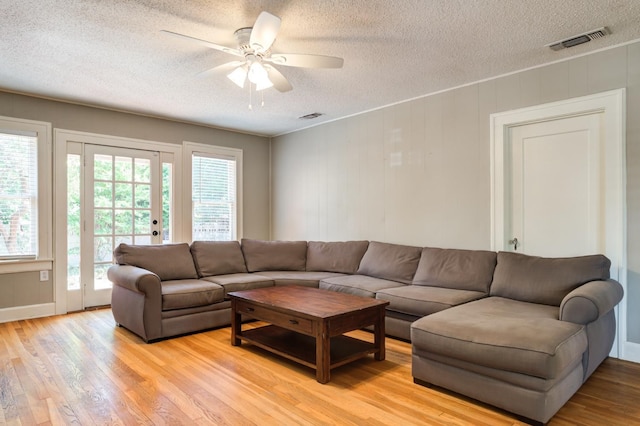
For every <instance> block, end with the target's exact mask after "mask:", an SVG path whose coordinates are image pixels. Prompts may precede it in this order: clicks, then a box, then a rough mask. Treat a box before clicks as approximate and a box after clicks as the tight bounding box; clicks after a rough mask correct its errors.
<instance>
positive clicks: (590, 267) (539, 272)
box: [491, 252, 611, 306]
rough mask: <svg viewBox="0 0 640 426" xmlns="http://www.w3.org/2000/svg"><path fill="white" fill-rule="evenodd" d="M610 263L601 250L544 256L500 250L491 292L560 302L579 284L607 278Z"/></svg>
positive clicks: (543, 301) (524, 298) (553, 303)
mask: <svg viewBox="0 0 640 426" xmlns="http://www.w3.org/2000/svg"><path fill="white" fill-rule="evenodd" d="M610 266H611V261H609V259H607V258H606V257H605V256H603V255H601V254H598V255H591V256H580V257H565V258H545V257H536V256H527V255H524V254H520V253H509V252H500V253H498V263H497V265H496V270H495V272H494V274H493V283H492V284H491V295H492V296H500V297H507V298H509V299H515V300H520V301H523V302H532V303H543V304H545V305H553V306H560V303H562V299H564V297H565V296H566V295H567V294H569V293H570V292H571V291H572V290H574V289H575V288H577V287H579V286H581V285H582V284H585V283H587V282H589V281H595V280H606V279H608V278H609V268H610Z"/></svg>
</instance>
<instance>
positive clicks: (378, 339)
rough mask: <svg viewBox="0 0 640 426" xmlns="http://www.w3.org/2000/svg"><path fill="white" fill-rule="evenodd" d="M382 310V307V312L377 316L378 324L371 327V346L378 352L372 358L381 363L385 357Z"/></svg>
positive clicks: (383, 312)
mask: <svg viewBox="0 0 640 426" xmlns="http://www.w3.org/2000/svg"><path fill="white" fill-rule="evenodd" d="M384 309H385V308H384V307H382V312H380V315H378V322H377V323H376V324H375V325H374V326H373V344H374V346H375V348H376V349H377V350H378V352H376V354H375V355H374V356H373V357H374V359H375V360H376V361H382V360H384V358H385V356H386V353H385V344H384V335H385V328H384V314H385V311H384Z"/></svg>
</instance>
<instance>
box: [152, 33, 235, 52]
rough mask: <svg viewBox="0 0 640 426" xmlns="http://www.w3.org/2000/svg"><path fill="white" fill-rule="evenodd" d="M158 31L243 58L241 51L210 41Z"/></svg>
mask: <svg viewBox="0 0 640 426" xmlns="http://www.w3.org/2000/svg"><path fill="white" fill-rule="evenodd" d="M160 31H161V32H163V33H165V34H168V35H170V36H173V37H178V38H181V39H183V40H189V41H195V42H196V43H199V44H201V45H203V46H206V47H208V48H210V49H215V50H220V51H221V52H225V53H230V54H232V55H235V56H244V55H243V53H242V52H241V51H239V50H238V49H234V48H232V47H227V46H222V45H220V44H215V43H212V42H210V41H206V40H201V39H199V38H195V37H191V36H188V35H184V34H179V33H174V32H173V31H167V30H160Z"/></svg>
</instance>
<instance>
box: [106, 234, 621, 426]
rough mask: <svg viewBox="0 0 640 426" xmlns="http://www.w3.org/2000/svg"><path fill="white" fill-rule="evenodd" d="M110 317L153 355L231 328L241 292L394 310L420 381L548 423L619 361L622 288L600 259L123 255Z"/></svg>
mask: <svg viewBox="0 0 640 426" xmlns="http://www.w3.org/2000/svg"><path fill="white" fill-rule="evenodd" d="M114 254H115V260H116V262H117V264H116V265H114V266H112V267H111V268H110V269H109V273H108V276H109V279H110V280H111V281H112V282H113V283H114V286H113V296H112V310H113V315H114V318H115V320H116V322H117V323H118V324H120V325H122V326H124V327H126V328H127V329H129V330H131V331H132V332H134V333H135V334H137V335H139V336H140V337H142V338H143V339H144V340H145V341H147V342H149V341H152V340H157V339H161V338H166V337H171V336H176V335H180V334H184V333H189V332H195V331H200V330H205V329H209V328H213V327H220V326H226V325H229V324H230V321H231V315H230V302H229V300H228V299H227V296H226V295H227V294H228V293H229V292H231V291H237V290H242V289H251V288H259V287H267V286H282V285H293V284H295V285H305V286H312V287H319V288H323V289H327V290H331V291H338V292H345V293H351V294H358V295H361V296H365V297H375V298H378V299H384V300H388V301H389V302H390V304H389V305H388V307H387V316H386V331H387V334H389V335H392V336H395V337H399V338H403V339H407V340H411V343H412V351H413V361H412V374H413V377H414V380H415V381H416V382H417V383H421V384H434V385H437V386H441V387H444V388H447V389H450V390H453V391H455V392H458V393H461V394H464V395H467V396H469V397H472V398H475V399H478V400H480V401H483V402H486V403H489V404H492V405H495V406H497V407H500V408H503V409H505V410H508V411H511V412H513V413H516V414H518V415H521V416H524V417H526V418H529V419H532V420H535V421H538V422H542V423H545V422H547V421H548V420H549V419H550V418H551V417H552V416H553V415H554V414H555V413H556V412H557V411H558V409H560V407H562V405H563V404H564V403H565V402H566V401H567V400H568V399H569V398H570V397H571V396H572V395H573V394H574V393H575V392H576V391H577V390H578V388H579V387H580V386H581V384H582V383H583V382H584V381H585V380H586V379H587V378H588V377H589V376H590V375H591V373H593V371H594V370H595V368H596V367H597V366H598V365H599V364H600V363H601V362H602V361H603V360H604V359H605V358H606V357H607V356H608V353H609V351H610V350H611V347H612V344H613V341H614V337H615V314H614V307H615V306H616V305H617V304H618V303H619V302H620V300H621V299H622V287H621V286H620V284H618V283H617V282H615V281H613V280H610V279H609V268H610V262H609V260H608V259H607V258H606V257H605V256H602V255H593V256H583V257H574V258H555V259H551V258H540V257H533V256H526V255H522V254H516V253H506V252H499V253H495V252H490V251H481V250H456V249H441V248H431V247H424V248H423V247H412V246H404V245H398V244H389V243H382V242H376V241H371V242H368V241H347V242H317V241H309V242H306V241H261V240H249V239H243V240H242V244H240V243H238V242H237V241H230V242H229V241H228V242H208V241H207V242H205V241H196V242H194V243H192V244H191V245H190V246H189V245H187V244H170V245H163V246H130V245H126V244H121V245H120V246H119V247H118V248H117V249H116V250H115V253H114Z"/></svg>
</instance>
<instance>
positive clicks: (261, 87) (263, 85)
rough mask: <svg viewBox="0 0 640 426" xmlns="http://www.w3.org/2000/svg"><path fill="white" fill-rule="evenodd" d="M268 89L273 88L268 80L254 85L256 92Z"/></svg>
mask: <svg viewBox="0 0 640 426" xmlns="http://www.w3.org/2000/svg"><path fill="white" fill-rule="evenodd" d="M269 87H273V83H272V82H271V80H269V78H266V79H265V80H264V81H261V82H259V83H256V91H258V92H259V91H260V90H264V89H268V88H269Z"/></svg>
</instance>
